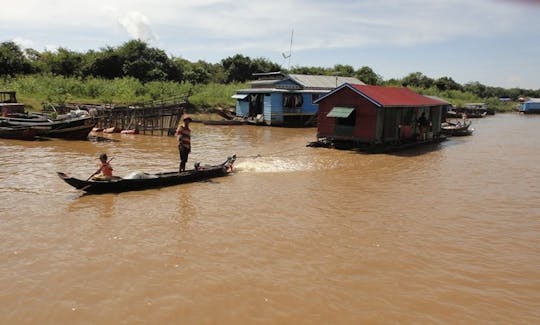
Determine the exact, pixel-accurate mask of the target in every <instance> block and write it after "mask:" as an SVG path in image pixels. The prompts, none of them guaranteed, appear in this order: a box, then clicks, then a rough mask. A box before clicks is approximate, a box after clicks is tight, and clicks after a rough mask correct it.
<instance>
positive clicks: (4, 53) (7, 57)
mask: <svg viewBox="0 0 540 325" xmlns="http://www.w3.org/2000/svg"><path fill="white" fill-rule="evenodd" d="M30 72H32V65H31V64H30V61H29V60H28V59H27V58H26V56H25V55H24V53H23V51H22V50H21V48H20V47H19V45H17V44H15V42H3V43H0V76H1V75H15V74H19V73H30Z"/></svg>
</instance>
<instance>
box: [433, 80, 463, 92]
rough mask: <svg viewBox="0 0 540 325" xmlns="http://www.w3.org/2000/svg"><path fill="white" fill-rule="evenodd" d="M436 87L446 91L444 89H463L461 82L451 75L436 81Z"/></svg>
mask: <svg viewBox="0 0 540 325" xmlns="http://www.w3.org/2000/svg"><path fill="white" fill-rule="evenodd" d="M434 85H435V87H437V89H439V90H441V91H444V90H461V89H462V87H461V85H460V84H459V83H457V82H455V81H454V80H453V79H452V78H450V77H441V78H439V79H437V80H435V82H434Z"/></svg>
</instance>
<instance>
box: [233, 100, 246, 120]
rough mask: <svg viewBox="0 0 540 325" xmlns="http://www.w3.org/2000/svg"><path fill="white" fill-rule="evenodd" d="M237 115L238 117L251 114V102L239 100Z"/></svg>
mask: <svg viewBox="0 0 540 325" xmlns="http://www.w3.org/2000/svg"><path fill="white" fill-rule="evenodd" d="M247 98H249V97H247ZM235 113H236V116H247V115H248V113H249V101H247V100H244V99H237V100H236V112H235Z"/></svg>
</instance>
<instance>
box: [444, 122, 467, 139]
mask: <svg viewBox="0 0 540 325" xmlns="http://www.w3.org/2000/svg"><path fill="white" fill-rule="evenodd" d="M470 126H471V121H469V120H464V121H463V122H462V121H457V122H449V121H447V122H445V123H442V124H441V132H442V134H444V135H448V136H465V135H471V134H472V133H473V131H474V129H473V128H469V127H470Z"/></svg>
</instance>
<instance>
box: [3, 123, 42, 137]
mask: <svg viewBox="0 0 540 325" xmlns="http://www.w3.org/2000/svg"><path fill="white" fill-rule="evenodd" d="M37 135H38V131H37V130H36V129H33V128H31V127H29V126H0V138H3V139H14V140H35V139H36V136H37Z"/></svg>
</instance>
